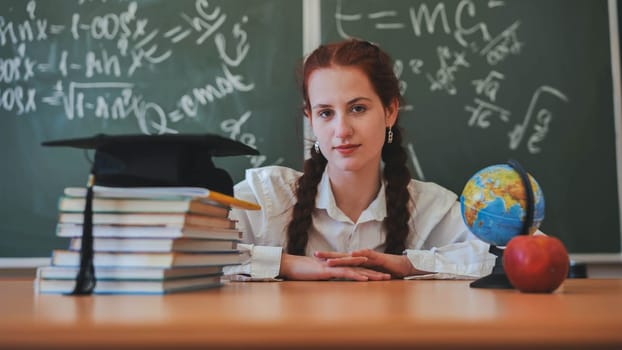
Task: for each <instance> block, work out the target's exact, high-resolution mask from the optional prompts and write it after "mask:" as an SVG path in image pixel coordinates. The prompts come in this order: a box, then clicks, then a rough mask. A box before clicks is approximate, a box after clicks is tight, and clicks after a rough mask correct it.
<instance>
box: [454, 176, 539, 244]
mask: <svg viewBox="0 0 622 350" xmlns="http://www.w3.org/2000/svg"><path fill="white" fill-rule="evenodd" d="M529 180H530V183H531V186H532V188H533V192H534V202H535V205H534V218H533V225H532V226H531V227H530V228H529V231H530V232H533V231H535V230H536V229H537V228H538V227H539V226H540V224H541V222H542V220H543V219H544V194H543V193H542V189H541V188H540V185H539V184H538V182H537V181H536V179H534V178H533V177H532V176H531V175H529ZM460 208H461V210H462V218H463V220H464V222H465V224H466V225H467V226H468V228H469V230H470V231H471V232H472V233H473V234H474V235H475V236H477V237H478V238H479V239H481V240H482V241H484V242H486V243H489V244H492V245H496V246H505V245H506V244H507V243H508V242H509V241H510V240H511V239H512V238H513V237H514V236H516V235H518V234H520V233H521V230H522V229H523V222H524V220H525V218H526V208H527V192H526V189H525V186H524V185H523V182H522V180H521V177H520V175H519V174H518V172H516V170H514V169H513V168H512V167H511V166H509V165H506V164H498V165H492V166H489V167H486V168H484V169H482V170H480V171H478V172H477V173H476V174H475V175H473V176H472V177H471V178H470V179H469V181H468V182H467V183H466V185H465V187H464V190H463V191H462V195H461V196H460Z"/></svg>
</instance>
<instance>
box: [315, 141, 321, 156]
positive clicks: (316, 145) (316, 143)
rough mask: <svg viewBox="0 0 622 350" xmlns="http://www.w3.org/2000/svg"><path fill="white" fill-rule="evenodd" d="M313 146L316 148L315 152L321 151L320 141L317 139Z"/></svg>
mask: <svg viewBox="0 0 622 350" xmlns="http://www.w3.org/2000/svg"><path fill="white" fill-rule="evenodd" d="M313 148H314V149H315V153H320V143H319V142H318V141H315V143H314V144H313Z"/></svg>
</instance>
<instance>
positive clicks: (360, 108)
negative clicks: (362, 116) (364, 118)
mask: <svg viewBox="0 0 622 350" xmlns="http://www.w3.org/2000/svg"><path fill="white" fill-rule="evenodd" d="M366 110H367V108H365V106H361V105H354V106H352V112H354V113H363V112H365V111H366Z"/></svg>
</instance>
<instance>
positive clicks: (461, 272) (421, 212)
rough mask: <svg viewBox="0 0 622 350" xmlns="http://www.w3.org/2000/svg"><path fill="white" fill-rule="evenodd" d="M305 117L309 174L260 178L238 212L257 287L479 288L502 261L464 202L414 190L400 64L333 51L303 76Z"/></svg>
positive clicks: (322, 53)
mask: <svg viewBox="0 0 622 350" xmlns="http://www.w3.org/2000/svg"><path fill="white" fill-rule="evenodd" d="M302 79H303V80H302V94H303V98H304V106H303V108H304V114H305V117H306V118H307V119H308V120H309V122H310V125H311V127H312V130H313V133H314V135H315V138H316V142H315V144H314V145H313V147H311V149H310V156H311V157H310V158H309V159H307V160H306V161H305V163H304V171H303V172H302V173H301V172H298V171H295V170H292V169H289V168H285V167H279V166H270V167H264V168H257V169H249V170H247V172H246V179H245V180H244V181H242V182H241V183H239V184H237V185H236V186H235V196H236V197H237V198H240V199H244V200H248V201H253V202H257V203H258V204H260V205H261V207H262V209H261V210H260V211H243V210H233V211H232V213H231V216H232V218H233V219H236V220H238V227H239V228H240V230H241V231H242V232H243V234H244V237H243V243H245V244H243V245H242V246H243V247H245V248H248V249H250V250H251V259H250V261H249V263H247V264H245V265H241V266H235V267H231V268H228V269H227V270H226V273H228V274H245V275H248V276H251V277H252V278H257V279H266V278H274V277H281V278H285V279H291V280H324V279H333V278H338V279H351V280H357V281H368V280H385V279H389V278H402V277H407V276H412V275H421V274H435V275H434V276H437V277H438V278H451V277H459V278H476V277H480V276H483V275H486V274H488V273H489V272H490V271H491V270H492V267H493V265H494V261H495V256H494V255H492V254H490V253H488V245H487V244H485V243H483V242H481V241H479V240H477V239H476V238H475V236H473V235H472V234H471V233H470V232H469V231H468V229H467V227H466V226H465V224H464V223H463V221H462V217H461V214H460V207H459V204H458V202H457V201H456V199H457V196H456V195H455V194H454V193H452V192H450V191H448V190H446V189H444V188H442V187H440V186H438V185H436V184H433V183H425V182H420V181H416V180H413V179H411V177H410V173H409V171H408V168H407V166H406V160H407V154H406V151H405V149H404V148H403V147H402V136H401V132H400V128H399V127H398V112H399V111H398V108H399V106H400V101H401V96H400V92H399V86H398V80H397V78H396V76H395V74H394V73H393V65H392V62H391V59H390V57H389V56H388V55H387V54H386V53H385V52H383V51H382V50H381V49H380V48H379V47H378V46H376V45H374V44H371V43H369V42H366V41H360V40H347V41H343V42H339V43H335V44H330V45H322V46H320V47H319V48H318V49H316V50H315V51H314V52H313V53H311V54H310V55H309V56H308V57H307V59H306V60H305V62H304V65H303V69H302Z"/></svg>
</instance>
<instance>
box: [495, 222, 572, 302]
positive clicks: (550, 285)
mask: <svg viewBox="0 0 622 350" xmlns="http://www.w3.org/2000/svg"><path fill="white" fill-rule="evenodd" d="M569 267H570V260H569V258H568V251H566V247H564V244H563V243H562V241H560V240H559V239H557V238H555V237H551V236H547V235H541V234H538V235H520V236H516V237H514V238H512V239H511V240H510V242H509V243H508V244H507V246H506V248H505V251H504V252H503V268H504V269H505V273H506V275H507V276H508V279H509V280H510V283H512V285H513V286H514V288H516V289H518V290H520V291H521V292H526V293H551V292H553V291H554V290H555V289H557V287H559V286H560V285H561V284H562V282H564V280H565V279H566V276H567V275H568V269H569Z"/></svg>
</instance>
